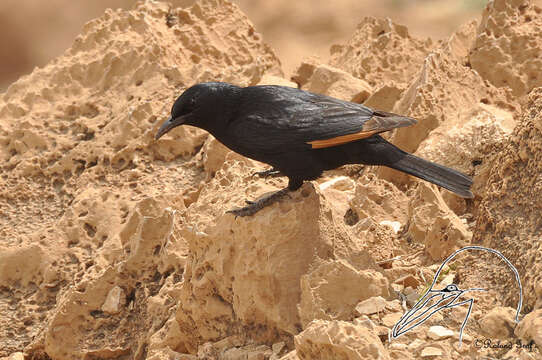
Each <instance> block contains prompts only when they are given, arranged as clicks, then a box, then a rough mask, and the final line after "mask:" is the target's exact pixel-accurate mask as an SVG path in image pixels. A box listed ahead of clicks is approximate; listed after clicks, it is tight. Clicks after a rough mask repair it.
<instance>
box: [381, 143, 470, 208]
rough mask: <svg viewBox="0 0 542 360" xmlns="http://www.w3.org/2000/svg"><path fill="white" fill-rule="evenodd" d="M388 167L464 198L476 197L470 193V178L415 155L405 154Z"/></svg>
mask: <svg viewBox="0 0 542 360" xmlns="http://www.w3.org/2000/svg"><path fill="white" fill-rule="evenodd" d="M386 166H388V167H391V168H393V169H396V170H399V171H402V172H405V173H407V174H410V175H414V176H416V177H418V178H420V179H423V180H427V181H429V182H431V183H433V184H436V185H438V186H442V187H443V188H445V189H448V190H450V191H452V192H454V193H456V194H457V195H459V196H462V197H464V198H473V197H474V196H473V195H472V192H471V191H470V187H471V185H472V179H471V178H470V177H469V176H467V175H465V174H462V173H460V172H459V171H456V170H454V169H450V168H448V167H446V166H442V165H439V164H435V163H433V162H430V161H427V160H424V159H422V158H419V157H417V156H415V155H412V154H408V153H405V156H403V157H401V158H400V159H399V160H398V161H395V162H393V163H391V164H386Z"/></svg>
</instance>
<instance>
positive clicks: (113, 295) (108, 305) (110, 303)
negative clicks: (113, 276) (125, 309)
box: [102, 286, 125, 314]
mask: <svg viewBox="0 0 542 360" xmlns="http://www.w3.org/2000/svg"><path fill="white" fill-rule="evenodd" d="M124 296H125V295H124V291H123V290H122V288H120V287H119V286H115V287H114V288H112V289H111V290H109V292H108V293H107V297H106V298H105V301H104V303H103V305H102V311H103V312H106V313H109V314H116V313H118V312H119V311H120V306H121V305H122V302H124V300H125V299H124Z"/></svg>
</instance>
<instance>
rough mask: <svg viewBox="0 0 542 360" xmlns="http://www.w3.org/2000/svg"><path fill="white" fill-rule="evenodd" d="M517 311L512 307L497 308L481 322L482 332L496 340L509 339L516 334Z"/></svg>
mask: <svg viewBox="0 0 542 360" xmlns="http://www.w3.org/2000/svg"><path fill="white" fill-rule="evenodd" d="M515 316H516V310H515V309H512V308H510V307H501V306H498V307H495V308H493V309H491V311H490V312H488V313H487V314H484V315H483V316H482V318H481V319H480V320H478V322H479V324H480V328H481V329H482V332H483V333H484V334H485V335H486V336H488V337H491V338H494V339H503V340H504V339H509V338H510V337H511V336H512V335H513V334H514V328H515V327H516V323H515V321H514V318H515Z"/></svg>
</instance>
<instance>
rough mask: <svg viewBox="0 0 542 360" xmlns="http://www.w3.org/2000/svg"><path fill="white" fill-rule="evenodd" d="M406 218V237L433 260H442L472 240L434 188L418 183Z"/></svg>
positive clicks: (470, 235)
mask: <svg viewBox="0 0 542 360" xmlns="http://www.w3.org/2000/svg"><path fill="white" fill-rule="evenodd" d="M409 215H410V226H409V228H408V235H409V236H410V237H411V238H412V240H414V241H415V242H418V243H423V244H425V249H426V251H427V253H428V254H429V255H430V256H431V257H432V258H433V259H434V260H440V259H444V258H446V257H447V256H448V255H450V254H451V253H452V252H453V251H454V250H456V249H458V248H460V247H462V246H463V245H465V244H467V243H468V242H469V241H470V239H471V237H472V234H471V233H470V232H469V231H468V229H467V228H466V226H465V224H463V222H462V221H461V220H460V219H459V218H458V217H457V215H455V214H454V213H453V212H452V211H451V210H450V209H449V208H448V206H447V205H446V204H445V203H444V200H443V199H442V196H441V195H440V193H439V192H438V191H437V190H436V188H435V186H434V185H431V184H426V183H425V182H419V184H418V188H417V190H416V193H415V196H414V197H413V198H412V200H411V202H410V204H409Z"/></svg>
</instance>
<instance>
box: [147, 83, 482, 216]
mask: <svg viewBox="0 0 542 360" xmlns="http://www.w3.org/2000/svg"><path fill="white" fill-rule="evenodd" d="M415 123H416V120H414V119H412V118H409V117H406V116H400V115H396V114H392V113H388V112H384V111H379V110H372V109H370V108H368V107H366V106H363V105H360V104H356V103H351V102H348V101H342V100H338V99H335V98H332V97H329V96H325V95H319V94H314V93H311V92H308V91H303V90H299V89H295V88H290V87H285V86H274V85H264V86H249V87H244V88H243V87H239V86H235V85H232V84H228V83H220V82H209V83H201V84H197V85H194V86H192V87H190V88H189V89H187V90H186V91H185V92H184V93H183V94H182V95H181V96H179V98H178V99H177V100H176V101H175V103H174V104H173V108H172V109H171V116H170V117H169V118H168V119H167V121H166V122H164V124H162V126H161V127H160V129H159V130H158V132H157V134H156V139H158V138H160V137H161V136H163V135H164V134H166V133H167V132H168V131H170V130H171V129H173V128H174V127H176V126H179V125H192V126H197V127H199V128H201V129H204V130H207V131H208V132H210V133H211V134H212V135H213V136H214V137H215V138H216V139H217V140H218V141H220V142H221V143H223V144H224V145H226V146H227V147H228V148H230V149H231V150H233V151H235V152H237V153H239V154H241V155H244V156H246V157H249V158H251V159H254V160H258V161H261V162H264V163H267V164H269V165H271V166H272V169H271V170H268V171H266V172H261V173H259V174H263V175H267V174H272V173H277V172H279V173H280V174H282V175H284V176H287V177H288V180H289V182H288V187H287V188H285V189H282V190H280V191H277V192H275V193H273V194H271V195H269V196H267V197H264V198H262V199H260V200H258V201H255V202H248V201H247V203H248V204H249V205H248V206H246V207H244V208H241V209H236V210H231V211H229V212H231V213H233V214H235V215H236V216H247V215H252V214H254V213H256V212H257V211H258V210H260V209H262V208H263V207H265V206H267V205H269V204H271V203H273V202H275V201H277V200H278V199H280V198H281V197H282V196H284V195H285V194H287V193H288V191H294V190H297V189H298V188H299V187H301V185H302V184H303V181H304V180H314V179H316V178H318V177H319V176H320V175H321V174H322V172H323V171H325V170H331V169H335V168H337V167H339V166H341V165H345V164H366V165H383V166H387V167H390V168H393V169H396V170H399V171H402V172H405V173H407V174H410V175H414V176H416V177H418V178H420V179H424V180H427V181H429V182H432V183H434V184H436V185H439V186H442V187H443V188H445V189H448V190H450V191H452V192H454V193H456V194H457V195H459V196H462V197H465V198H472V197H473V195H472V193H471V192H470V186H471V185H472V179H471V178H470V177H468V176H466V175H464V174H462V173H460V172H458V171H456V170H453V169H450V168H447V167H445V166H442V165H439V164H435V163H432V162H430V161H427V160H424V159H421V158H419V157H417V156H414V155H412V154H409V153H407V152H405V151H403V150H401V149H399V148H397V147H396V146H394V145H393V144H391V143H389V142H388V141H386V140H385V139H383V138H382V137H381V136H379V135H378V134H379V133H381V132H384V131H389V130H392V129H395V128H400V127H404V126H410V125H413V124H415Z"/></svg>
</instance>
